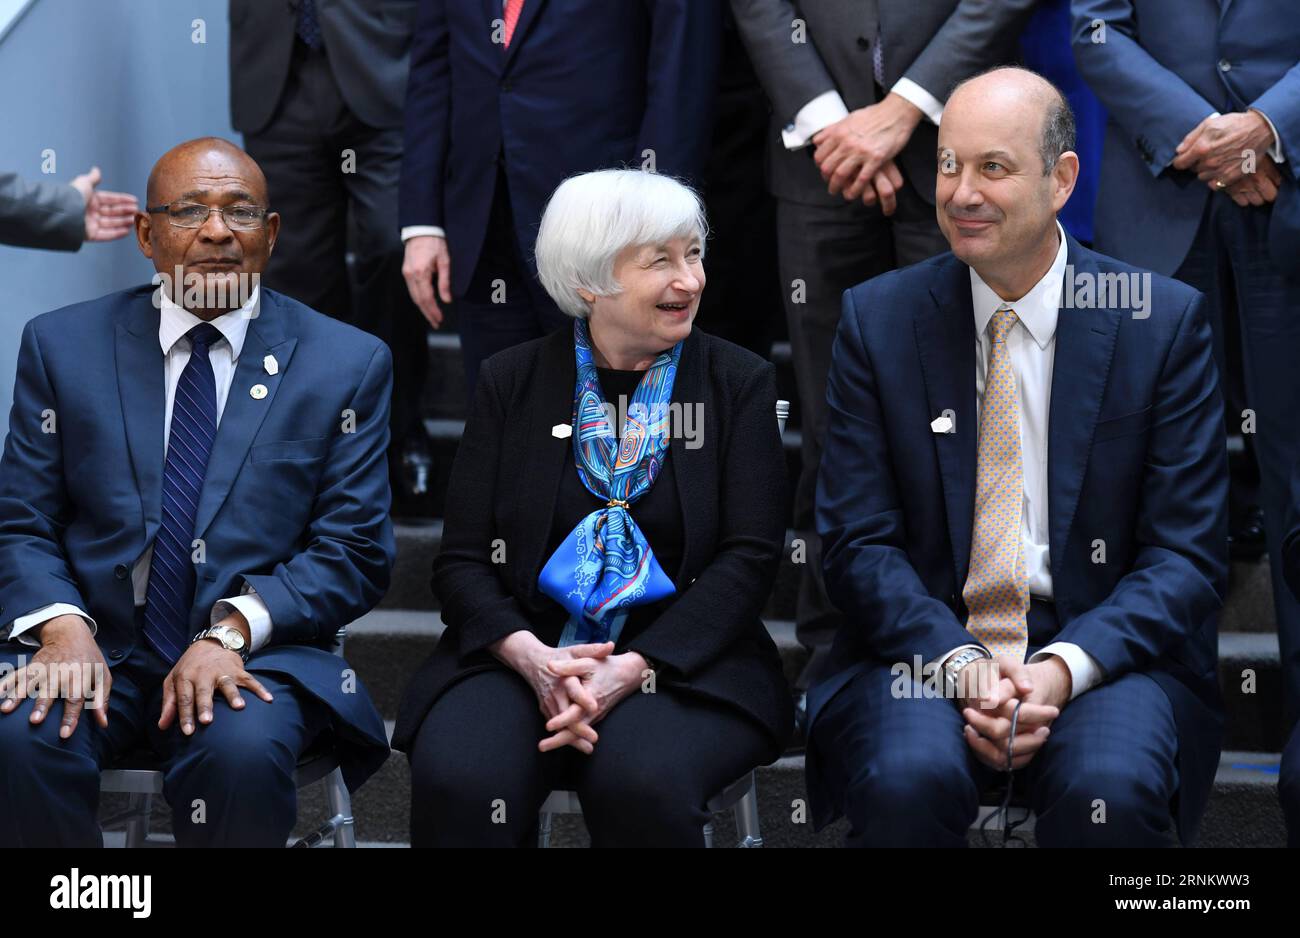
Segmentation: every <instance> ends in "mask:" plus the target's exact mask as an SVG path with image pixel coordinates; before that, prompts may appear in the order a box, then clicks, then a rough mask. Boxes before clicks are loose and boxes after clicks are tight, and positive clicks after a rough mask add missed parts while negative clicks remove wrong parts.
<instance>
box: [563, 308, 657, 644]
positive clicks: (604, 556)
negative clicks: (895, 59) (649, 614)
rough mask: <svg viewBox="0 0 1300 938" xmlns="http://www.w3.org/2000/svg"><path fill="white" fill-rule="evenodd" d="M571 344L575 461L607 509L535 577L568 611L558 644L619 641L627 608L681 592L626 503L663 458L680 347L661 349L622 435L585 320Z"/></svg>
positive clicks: (650, 481) (583, 524)
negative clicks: (574, 383) (575, 365)
mask: <svg viewBox="0 0 1300 938" xmlns="http://www.w3.org/2000/svg"><path fill="white" fill-rule="evenodd" d="M573 346H574V353H575V355H576V357H577V363H578V381H577V386H576V388H575V390H574V401H573V457H574V464H575V465H576V467H577V469H578V478H579V479H581V480H582V484H583V485H584V486H585V487H586V489H587V491H589V492H591V494H593V495H595V496H596V497H597V498H599V499H602V500H603V501H604V502H605V506H604V507H603V508H597V509H596V510H595V511H593V512H592V513H591V514H589V515H587V517H585V518H583V519H582V520H581V521H579V522H578V525H577V527H575V528H574V529H573V530H572V531H571V532H569V536H568V537H566V538H565V539H564V543H562V544H561V545H560V546H559V548H558V549H557V550H556V551H555V553H554V554H552V555H551V559H550V560H548V561H546V566H545V567H543V568H542V573H541V576H540V577H539V578H538V585H539V586H540V587H541V590H542V592H543V593H545V594H546V595H547V596H550V597H551V598H552V599H554V600H555V601H556V602H558V603H559V604H560V605H561V606H563V607H564V608H565V609H566V610H568V612H569V622H568V624H567V625H566V626H565V629H564V633H563V635H562V636H561V638H560V647H564V646H566V645H577V644H585V643H587V642H611V641H617V640H618V633H619V632H620V631H621V630H622V627H623V622H624V620H626V618H627V610H628V607H630V606H639V605H644V604H647V603H653V602H657V601H658V600H660V599H663V598H664V597H665V596H671V595H672V594H673V593H675V592H676V591H677V588H676V587H675V586H673V581H672V580H671V579H669V578H668V576H667V575H665V573H664V572H663V570H662V569H661V568H660V567H659V562H658V561H657V560H655V555H654V551H653V550H651V549H650V545H649V544H648V543H646V539H645V536H644V535H643V534H642V533H641V530H640V528H638V527H637V526H636V522H635V521H633V520H632V515H631V514H630V513H629V512H628V506H629V505H631V504H632V503H633V502H635V501H637V500H638V499H639V498H641V496H643V495H645V493H646V492H648V491H650V486H652V485H654V481H655V477H656V476H658V475H659V471H660V470H661V469H662V468H663V465H664V459H665V458H666V457H667V455H668V438H669V430H670V423H669V417H668V412H669V408H668V405H669V403H670V401H671V399H672V394H673V379H674V378H676V376H677V362H678V360H679V359H680V358H681V355H682V343H681V342H678V343H677V344H676V345H674V346H673V347H672V349H670V350H668V351H664V352H661V353H660V354H659V357H658V358H656V359H655V360H654V364H652V365H651V366H650V368H649V370H648V371H646V373H645V375H644V376H643V377H642V378H641V383H640V384H638V385H637V388H636V391H635V392H634V393H633V395H632V401H631V403H630V404H629V405H628V408H627V418H626V426H625V427H624V428H623V438H622V439H621V440H620V439H619V438H618V434H617V432H616V431H615V428H614V426H613V425H612V423H611V421H610V419H609V413H608V408H606V406H605V395H604V393H603V392H602V391H601V388H600V379H599V377H598V376H597V374H596V365H595V363H594V362H593V361H592V357H591V337H590V334H589V333H588V331H587V322H586V320H583V319H579V320H577V321H576V322H574V324H573Z"/></svg>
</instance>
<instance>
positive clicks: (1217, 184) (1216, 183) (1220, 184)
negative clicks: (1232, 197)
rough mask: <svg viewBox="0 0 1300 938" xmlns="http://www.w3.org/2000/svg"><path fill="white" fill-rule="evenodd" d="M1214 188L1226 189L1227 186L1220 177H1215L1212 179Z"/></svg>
mask: <svg viewBox="0 0 1300 938" xmlns="http://www.w3.org/2000/svg"><path fill="white" fill-rule="evenodd" d="M1214 188H1216V189H1226V188H1228V187H1227V186H1225V185H1224V184H1223V180H1222V179H1216V180H1214Z"/></svg>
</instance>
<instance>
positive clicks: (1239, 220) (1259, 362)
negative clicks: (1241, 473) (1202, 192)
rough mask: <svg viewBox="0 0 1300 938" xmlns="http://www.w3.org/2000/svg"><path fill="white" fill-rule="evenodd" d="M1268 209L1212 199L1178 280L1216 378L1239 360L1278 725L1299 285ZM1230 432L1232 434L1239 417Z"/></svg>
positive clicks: (1292, 685)
mask: <svg viewBox="0 0 1300 938" xmlns="http://www.w3.org/2000/svg"><path fill="white" fill-rule="evenodd" d="M1271 211H1272V209H1271V207H1265V208H1249V209H1243V208H1240V207H1239V206H1237V205H1236V204H1235V203H1233V202H1232V201H1231V200H1230V199H1226V198H1218V197H1216V198H1212V199H1211V200H1210V206H1209V208H1208V209H1207V211H1206V214H1205V217H1204V219H1203V220H1202V222H1201V228H1200V231H1199V232H1198V233H1197V236H1196V240H1195V241H1194V242H1193V244H1192V249H1191V251H1190V252H1188V255H1187V258H1186V260H1185V261H1184V262H1183V265H1182V267H1181V268H1179V270H1178V273H1177V277H1178V279H1180V280H1183V281H1185V282H1187V283H1189V284H1191V285H1193V286H1195V287H1196V288H1197V289H1199V290H1201V291H1202V292H1204V293H1205V295H1206V298H1207V300H1208V308H1209V312H1210V323H1211V327H1212V329H1213V332H1214V342H1215V351H1216V357H1217V359H1218V361H1217V364H1218V367H1219V370H1220V375H1227V376H1228V377H1227V379H1226V380H1227V381H1228V382H1231V380H1232V376H1233V374H1234V371H1235V369H1231V368H1230V364H1229V361H1228V357H1229V356H1228V351H1229V350H1230V349H1231V347H1232V346H1233V344H1234V343H1236V344H1237V345H1239V348H1240V354H1241V363H1242V370H1241V377H1242V379H1243V381H1242V383H1243V385H1244V393H1245V406H1246V407H1248V408H1251V409H1252V410H1253V411H1254V413H1255V428H1254V433H1253V434H1248V435H1250V436H1251V437H1252V440H1253V444H1254V450H1255V456H1256V459H1257V460H1258V463H1259V474H1260V487H1259V491H1260V504H1261V507H1262V508H1263V510H1264V527H1265V533H1266V535H1267V538H1268V556H1269V564H1270V566H1271V569H1272V574H1273V604H1274V610H1275V612H1276V617H1277V632H1278V644H1279V647H1280V650H1281V659H1282V674H1283V676H1284V680H1285V685H1284V703H1285V705H1286V720H1287V724H1286V725H1287V726H1288V727H1289V726H1293V725H1295V723H1296V720H1297V717H1300V602H1297V600H1296V598H1295V596H1293V595H1292V593H1291V591H1290V590H1289V589H1288V588H1287V584H1286V579H1285V577H1284V575H1283V572H1282V571H1283V566H1282V558H1281V550H1282V541H1283V540H1284V539H1285V537H1286V535H1287V531H1286V530H1285V524H1286V518H1287V509H1288V507H1289V499H1290V476H1291V471H1292V468H1293V467H1294V466H1295V465H1296V462H1297V459H1300V420H1297V419H1296V415H1297V414H1300V367H1297V365H1296V363H1297V358H1300V316H1298V315H1297V310H1300V284H1296V283H1295V282H1294V281H1290V280H1287V279H1286V278H1285V277H1283V276H1282V273H1281V271H1280V270H1279V269H1278V267H1277V265H1276V264H1275V263H1274V262H1273V260H1272V257H1271V255H1270V254H1269V251H1268V241H1267V238H1268V223H1269V218H1270V213H1271ZM1232 419H1235V422H1236V425H1235V426H1232V425H1230V426H1229V430H1230V432H1241V431H1242V427H1241V421H1242V416H1241V415H1240V414H1239V413H1238V414H1235V415H1233V417H1232V418H1230V420H1232Z"/></svg>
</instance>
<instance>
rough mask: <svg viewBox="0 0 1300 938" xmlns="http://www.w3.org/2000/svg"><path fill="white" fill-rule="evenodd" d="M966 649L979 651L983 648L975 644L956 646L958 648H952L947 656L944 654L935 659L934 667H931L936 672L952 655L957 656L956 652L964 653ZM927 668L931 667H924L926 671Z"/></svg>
mask: <svg viewBox="0 0 1300 938" xmlns="http://www.w3.org/2000/svg"><path fill="white" fill-rule="evenodd" d="M967 648H978V649H980V650H981V651H982V650H984V646H983V645H976V644H974V643H972V644H969V645H958V646H957V647H956V648H954V649H953V650H952V651H950V652H948V654H946V655H941V656H940V657H938V658H936V659H935V660H934V665H933V667H934V668H935V670H938V669H940V668H942V667H943V666H944V665H945V664H947V663H948V659H949V658H951V657H952V656H953V655H955V654H957V652H959V651H965V650H966V649H967ZM929 667H931V666H930V665H926V668H927V669H928V668H929Z"/></svg>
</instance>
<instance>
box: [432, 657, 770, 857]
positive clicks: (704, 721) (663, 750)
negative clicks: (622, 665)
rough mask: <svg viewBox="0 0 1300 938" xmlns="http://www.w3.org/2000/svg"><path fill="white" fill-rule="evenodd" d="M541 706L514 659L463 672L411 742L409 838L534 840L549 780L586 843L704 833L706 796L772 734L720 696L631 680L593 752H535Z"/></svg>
mask: <svg viewBox="0 0 1300 938" xmlns="http://www.w3.org/2000/svg"><path fill="white" fill-rule="evenodd" d="M545 723H546V718H545V717H544V716H543V715H542V713H541V711H540V709H539V708H538V705H537V698H536V696H535V695H534V694H533V692H532V690H531V689H530V688H529V686H528V685H527V683H525V681H524V680H523V678H521V677H520V676H519V675H517V674H515V673H514V672H513V671H505V670H499V669H497V670H491V671H482V672H478V673H476V674H471V675H469V676H468V677H466V678H464V679H463V680H461V681H459V682H457V683H456V684H454V685H452V686H451V687H450V688H448V689H447V691H446V692H445V693H443V695H442V696H441V697H440V698H438V701H437V703H435V704H434V705H433V709H432V710H430V711H429V714H428V716H427V717H425V720H424V723H423V725H422V726H421V727H420V730H419V733H418V734H417V735H416V738H415V743H414V745H413V747H412V749H411V752H410V759H411V845H412V846H414V847H426V846H427V847H442V846H498V847H519V846H530V845H532V844H535V843H536V836H537V834H536V832H537V812H538V810H539V809H540V808H541V805H542V802H544V801H545V800H546V798H547V796H548V795H549V794H550V793H551V792H552V791H554V790H556V789H561V790H573V791H576V792H577V793H578V797H579V799H580V800H581V802H582V809H583V817H584V820H585V821H586V824H587V830H588V831H589V832H590V834H591V842H592V845H593V846H597V847H603V846H624V847H628V846H678V847H682V846H686V847H702V846H703V845H704V835H703V828H704V824H705V823H706V822H707V821H708V820H709V815H708V812H707V811H706V810H705V803H706V802H707V801H708V799H709V798H711V797H713V796H714V795H716V794H717V793H718V792H720V791H721V790H722V789H723V788H725V787H726V786H727V785H729V784H730V783H732V782H734V781H735V780H736V779H738V778H740V777H741V776H742V775H744V774H745V773H746V772H748V771H750V770H751V769H753V768H755V767H756V766H758V765H759V764H760V763H762V762H765V761H766V760H767V759H768V758H769V756H768V752H769V751H770V749H771V747H772V744H771V741H770V739H768V737H767V734H766V733H764V732H763V730H762V729H761V728H760V727H759V726H758V724H756V723H754V722H752V721H751V720H749V719H748V718H747V717H745V716H743V715H742V714H740V713H738V712H737V711H734V710H732V709H730V708H728V707H726V706H724V705H721V704H714V703H710V702H706V701H701V700H698V699H696V698H690V697H686V696H684V695H680V694H677V693H675V692H674V691H672V690H668V689H665V688H664V687H663V686H662V685H661V686H660V687H659V689H658V691H657V692H656V693H652V694H647V693H640V692H633V693H632V694H630V695H629V696H628V697H626V698H624V700H623V701H622V702H621V703H619V704H618V705H617V706H616V707H615V708H614V709H613V710H612V711H610V713H609V715H608V716H607V717H606V718H605V719H604V720H602V721H601V722H600V723H598V724H596V727H595V729H596V732H597V733H598V734H599V735H600V739H599V741H598V742H597V743H596V747H595V752H594V753H593V754H592V755H590V756H585V755H583V754H582V753H580V752H578V751H577V750H576V749H573V748H570V747H565V748H562V749H559V750H555V751H552V752H546V753H542V752H538V751H537V743H538V742H539V741H540V740H541V739H543V738H545V737H546V736H548V735H549V734H548V733H547V732H546V729H545Z"/></svg>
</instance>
